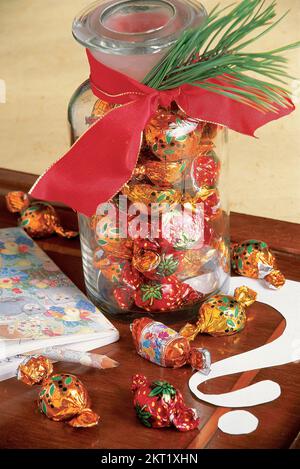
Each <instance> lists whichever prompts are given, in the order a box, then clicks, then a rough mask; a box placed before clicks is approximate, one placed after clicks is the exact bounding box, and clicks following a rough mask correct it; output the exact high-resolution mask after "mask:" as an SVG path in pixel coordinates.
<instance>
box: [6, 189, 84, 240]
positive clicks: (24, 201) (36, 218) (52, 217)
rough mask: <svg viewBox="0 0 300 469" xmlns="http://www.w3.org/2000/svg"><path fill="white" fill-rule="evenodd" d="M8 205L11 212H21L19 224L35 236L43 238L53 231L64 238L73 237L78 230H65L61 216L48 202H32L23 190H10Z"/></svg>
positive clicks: (7, 197) (7, 199)
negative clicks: (61, 222) (60, 219)
mask: <svg viewBox="0 0 300 469" xmlns="http://www.w3.org/2000/svg"><path fill="white" fill-rule="evenodd" d="M5 198H6V205H7V208H8V210H9V211H10V212H12V213H20V218H19V220H18V223H19V225H20V226H21V227H22V228H24V229H25V230H26V231H27V233H28V234H29V235H30V236H32V237H33V238H43V237H46V236H50V235H52V234H53V233H56V234H58V235H59V236H62V237H64V238H73V237H75V236H77V235H78V233H77V231H70V230H65V229H64V228H63V227H62V226H61V224H60V221H59V217H58V215H57V213H56V211H55V209H54V208H53V207H52V205H50V204H48V203H46V202H39V201H37V202H30V200H29V198H28V196H27V194H25V193H24V192H21V191H16V192H9V193H8V194H6V196H5Z"/></svg>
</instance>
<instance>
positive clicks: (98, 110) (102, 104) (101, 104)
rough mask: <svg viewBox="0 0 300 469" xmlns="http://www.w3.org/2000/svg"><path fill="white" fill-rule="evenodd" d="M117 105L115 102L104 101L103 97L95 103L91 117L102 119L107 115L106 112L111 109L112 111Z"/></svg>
mask: <svg viewBox="0 0 300 469" xmlns="http://www.w3.org/2000/svg"><path fill="white" fill-rule="evenodd" d="M115 107H116V105H115V104H112V103H107V102H106V101H103V100H102V99H97V101H96V102H95V104H94V107H93V110H92V114H91V117H92V118H93V119H101V118H102V117H104V116H105V114H107V113H108V112H109V111H111V110H112V109H114V108H115Z"/></svg>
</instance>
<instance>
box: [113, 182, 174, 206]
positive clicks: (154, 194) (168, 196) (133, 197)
mask: <svg viewBox="0 0 300 469" xmlns="http://www.w3.org/2000/svg"><path fill="white" fill-rule="evenodd" d="M122 193H123V194H124V195H126V196H127V197H128V199H129V200H130V201H131V202H133V203H142V204H145V205H150V204H168V205H170V206H172V205H177V204H179V203H180V202H181V198H182V194H181V192H179V191H177V190H175V189H168V188H164V189H157V188H155V187H153V186H151V185H150V184H132V185H131V184H130V185H129V184H125V186H124V187H123V189H122Z"/></svg>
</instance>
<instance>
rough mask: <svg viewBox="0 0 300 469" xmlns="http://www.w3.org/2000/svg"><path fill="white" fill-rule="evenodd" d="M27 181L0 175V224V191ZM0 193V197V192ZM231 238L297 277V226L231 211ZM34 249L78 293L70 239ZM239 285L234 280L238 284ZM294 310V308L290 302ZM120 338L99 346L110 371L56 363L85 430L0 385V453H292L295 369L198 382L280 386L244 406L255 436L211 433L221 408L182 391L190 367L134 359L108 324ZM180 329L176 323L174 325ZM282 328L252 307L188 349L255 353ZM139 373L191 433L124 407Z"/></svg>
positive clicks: (298, 396) (70, 217)
mask: <svg viewBox="0 0 300 469" xmlns="http://www.w3.org/2000/svg"><path fill="white" fill-rule="evenodd" d="M33 179H34V177H33V176H31V175H25V174H22V173H15V172H13V171H7V170H0V227H1V228H3V227H8V226H15V224H16V217H15V216H13V215H11V214H9V213H8V212H7V211H6V210H5V205H4V199H3V193H5V192H6V191H7V190H11V189H19V188H20V189H24V190H27V188H28V187H29V186H30V184H31V183H32V181H33ZM1 194H2V195H1ZM60 213H61V214H62V215H63V219H64V223H65V224H67V225H69V227H71V226H72V225H74V214H73V213H72V212H71V211H69V210H67V209H63V208H62V209H60ZM231 235H232V240H234V241H241V240H243V239H246V238H248V239H249V238H258V239H263V240H264V241H266V242H268V243H269V244H270V245H271V247H272V248H273V250H274V252H275V253H276V255H277V258H278V261H279V267H280V268H281V269H282V271H283V272H284V273H285V275H286V277H287V278H289V279H292V280H300V225H297V224H292V223H285V222H280V221H275V220H269V219H264V218H259V217H251V216H247V215H240V214H232V216H231ZM39 245H40V246H41V247H42V248H43V249H44V250H45V251H46V252H47V254H48V255H49V256H50V257H51V258H52V259H53V260H54V261H55V262H56V263H57V265H58V266H59V267H60V268H61V269H62V270H63V271H64V272H65V273H66V274H67V275H68V276H69V277H70V278H71V280H73V282H74V283H75V284H76V285H77V286H78V287H79V288H81V289H82V290H83V291H84V282H83V274H82V268H81V258H80V246H79V241H78V239H76V240H64V239H60V238H58V237H51V238H48V239H45V240H41V241H39ZM241 284H242V279H241ZM297 307H299V305H297ZM114 324H115V326H116V327H117V328H118V329H119V331H120V340H119V342H117V343H115V344H111V345H108V346H106V347H103V348H101V349H99V352H100V351H101V353H105V354H107V355H109V356H110V357H112V358H114V359H115V360H117V361H119V362H120V366H119V367H118V368H116V369H112V370H105V371H99V370H95V369H92V368H88V367H84V366H81V365H77V364H70V363H63V362H61V363H59V364H56V365H55V371H58V372H59V371H68V372H71V373H75V374H77V375H79V376H80V377H81V379H82V380H83V382H84V383H85V384H86V386H87V388H88V390H89V394H90V396H91V399H92V402H93V405H92V408H93V409H94V410H95V411H97V412H98V413H100V416H101V422H100V424H99V425H98V426H97V427H94V428H90V429H73V428H71V427H68V426H67V425H65V424H63V423H56V422H53V421H51V420H49V419H47V418H45V417H44V416H43V415H42V414H40V413H39V411H38V410H37V407H36V402H35V399H36V397H37V389H36V388H29V387H26V386H24V385H23V384H22V383H21V382H18V381H17V380H16V379H10V380H7V381H4V382H2V383H0V448H92V449H101V448H122V449H123V448H147V449H151V448H153V449H156V448H157V449H159V448H163V449H168V448H173V449H175V448H193V449H195V448H209V449H212V448H232V449H244V448H291V447H293V448H299V447H300V445H299V438H298V432H299V408H300V392H299V389H300V387H299V386H300V376H299V368H298V366H297V364H295V363H292V364H288V365H285V366H280V367H274V368H269V369H263V370H256V371H251V372H246V373H242V374H237V375H232V376H226V377H222V378H217V379H214V380H211V381H208V382H207V383H204V384H203V385H202V388H201V389H203V391H204V392H207V393H221V392H226V391H229V390H231V389H237V388H242V387H244V386H245V385H248V384H249V383H254V382H256V381H260V380H262V379H271V380H274V381H276V382H277V383H279V384H280V386H281V391H282V392H281V396H280V397H279V398H278V399H277V400H276V401H274V402H271V403H268V404H263V405H260V406H256V407H252V408H251V412H252V413H253V414H254V415H256V417H257V418H258V419H259V426H258V428H257V430H256V431H255V432H253V433H252V434H250V435H245V436H231V435H226V434H224V433H222V432H221V431H220V430H218V428H217V423H218V419H219V417H220V415H222V414H223V413H225V412H227V411H228V409H224V408H219V407H214V406H212V405H209V404H206V403H204V402H202V401H199V400H197V399H195V398H194V397H193V396H192V394H191V393H190V391H189V388H188V380H189V378H190V376H191V369H190V368H189V367H184V368H181V369H178V370H172V369H164V368H161V367H159V366H156V365H153V364H151V363H148V362H147V361H145V360H143V359H142V358H140V357H139V356H138V355H137V354H136V352H135V349H134V348H133V345H132V341H131V335H130V332H129V327H128V324H122V323H119V322H114ZM179 326H180V325H179V324H176V326H175V327H176V328H178V327H179ZM284 327H285V321H284V320H283V318H282V316H281V315H280V314H279V313H278V312H277V311H276V310H274V309H272V308H271V307H268V306H266V305H264V304H261V303H258V302H257V303H255V304H254V305H252V306H251V307H250V308H249V310H248V322H247V326H246V328H245V330H244V331H243V332H242V333H240V334H237V335H234V336H231V337H224V338H213V337H208V336H201V337H199V338H198V339H197V341H196V345H198V346H205V347H207V348H208V349H209V350H210V351H211V354H212V360H213V361H217V360H220V359H222V358H226V357H230V356H232V355H236V354H239V353H242V352H245V351H247V350H250V349H253V348H256V347H258V346H260V345H262V344H265V343H266V342H270V341H272V340H274V339H275V338H276V337H278V336H279V335H280V334H281V333H282V331H283V330H284ZM135 373H142V374H145V375H146V376H148V378H149V379H164V380H168V381H170V382H171V383H173V384H174V385H175V386H177V387H178V388H179V389H180V390H181V391H182V393H183V395H184V398H185V401H186V403H187V404H188V405H189V406H192V407H194V408H196V409H197V410H198V412H199V414H200V417H201V423H200V428H199V430H195V431H193V432H188V433H180V432H177V431H176V430H174V429H164V430H154V429H148V428H146V427H144V426H142V425H141V424H140V423H139V422H138V420H137V418H136V417H135V413H134V410H133V407H132V397H131V392H130V383H131V377H132V375H134V374H135Z"/></svg>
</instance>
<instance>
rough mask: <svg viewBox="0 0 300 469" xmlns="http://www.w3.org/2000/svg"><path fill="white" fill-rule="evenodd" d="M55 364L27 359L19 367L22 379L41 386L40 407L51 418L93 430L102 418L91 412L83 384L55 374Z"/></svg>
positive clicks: (37, 358) (42, 359) (35, 357)
mask: <svg viewBox="0 0 300 469" xmlns="http://www.w3.org/2000/svg"><path fill="white" fill-rule="evenodd" d="M52 373H53V367H52V363H51V361H50V360H49V359H48V358H46V357H43V356H33V357H27V358H26V359H25V360H24V361H23V363H21V365H20V366H19V368H18V375H17V377H18V379H19V380H20V381H22V382H23V383H25V384H27V385H29V386H33V385H34V384H39V385H41V387H42V388H41V390H40V392H39V399H38V406H39V409H40V411H41V412H43V413H44V414H45V415H46V416H47V417H48V418H49V419H51V420H55V421H65V422H66V423H68V425H70V426H71V427H93V426H94V425H97V423H98V421H99V416H98V415H97V414H96V413H95V412H93V411H92V410H91V409H90V399H89V396H88V393H87V390H86V388H85V386H84V385H83V383H82V382H81V381H80V380H79V379H78V378H77V376H75V375H72V374H66V373H60V374H52Z"/></svg>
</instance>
